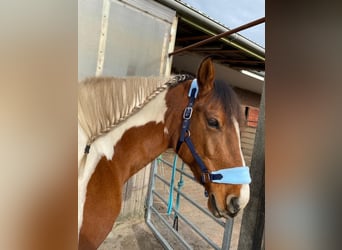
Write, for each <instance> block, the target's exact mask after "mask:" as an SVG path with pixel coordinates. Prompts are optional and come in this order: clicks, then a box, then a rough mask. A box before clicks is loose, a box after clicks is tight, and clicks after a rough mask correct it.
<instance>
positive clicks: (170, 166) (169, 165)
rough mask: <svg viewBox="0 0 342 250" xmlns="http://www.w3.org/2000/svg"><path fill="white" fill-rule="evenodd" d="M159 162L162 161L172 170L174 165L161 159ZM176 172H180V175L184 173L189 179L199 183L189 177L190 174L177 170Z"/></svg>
mask: <svg viewBox="0 0 342 250" xmlns="http://www.w3.org/2000/svg"><path fill="white" fill-rule="evenodd" d="M159 161H162V162H163V163H165V164H166V166H168V167H169V168H172V164H171V163H169V162H168V161H165V160H164V159H159ZM176 171H177V172H179V173H182V174H184V175H185V176H186V177H188V178H189V179H191V180H193V181H195V182H196V181H197V180H196V179H195V178H194V177H193V176H191V175H189V174H188V173H186V172H184V171H182V170H180V169H178V168H176Z"/></svg>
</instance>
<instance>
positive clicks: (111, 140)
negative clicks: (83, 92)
mask: <svg viewBox="0 0 342 250" xmlns="http://www.w3.org/2000/svg"><path fill="white" fill-rule="evenodd" d="M165 95H166V91H164V92H163V93H160V94H159V95H158V96H157V97H156V98H154V99H153V100H152V101H150V102H149V103H148V104H146V105H145V107H144V108H143V109H142V110H140V111H139V112H137V113H136V114H135V115H133V116H131V117H130V118H128V119H127V120H126V121H125V122H123V123H122V124H120V125H119V126H117V127H116V128H115V129H113V130H112V131H111V132H109V133H108V134H106V135H104V136H102V137H99V138H98V139H97V140H96V141H94V142H93V143H92V145H91V147H90V151H89V154H88V156H87V161H86V164H85V166H84V168H83V169H82V170H80V169H78V233H79V232H80V229H81V226H82V221H83V207H84V203H85V198H86V192H87V185H88V182H89V180H90V177H91V176H92V174H93V173H94V171H95V168H96V166H97V164H98V162H99V160H100V159H101V158H102V157H103V156H105V157H106V158H107V159H108V160H111V159H112V158H113V156H114V146H115V145H116V143H117V142H118V141H119V140H120V138H121V137H122V135H123V134H124V133H125V132H126V131H127V130H129V129H130V128H132V127H138V126H143V125H145V124H146V123H148V122H153V121H154V122H156V123H159V122H164V114H165V112H166V110H167V107H166V103H165ZM86 143H87V138H86V136H85V133H84V131H83V130H82V128H81V127H80V126H78V168H79V167H80V161H81V159H82V157H83V152H84V148H85V146H86ZM137 143H138V142H137Z"/></svg>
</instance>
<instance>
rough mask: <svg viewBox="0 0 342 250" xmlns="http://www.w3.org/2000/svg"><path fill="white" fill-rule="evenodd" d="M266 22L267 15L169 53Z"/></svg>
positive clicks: (179, 51)
mask: <svg viewBox="0 0 342 250" xmlns="http://www.w3.org/2000/svg"><path fill="white" fill-rule="evenodd" d="M264 22H265V17H263V18H260V19H257V20H255V21H253V22H250V23H247V24H244V25H241V26H239V27H237V28H235V29H232V30H228V31H226V32H223V33H221V34H218V35H216V36H212V37H210V38H208V39H205V40H203V41H200V42H197V43H194V44H191V45H189V46H186V47H184V48H181V49H178V50H175V51H174V52H172V53H169V56H173V55H176V54H179V53H181V52H184V51H186V50H189V49H193V48H196V47H199V46H201V45H204V44H207V43H209V42H213V41H216V40H218V39H220V38H222V37H224V36H228V35H231V34H233V33H237V32H239V31H241V30H244V29H247V28H250V27H253V26H255V25H258V24H261V23H264Z"/></svg>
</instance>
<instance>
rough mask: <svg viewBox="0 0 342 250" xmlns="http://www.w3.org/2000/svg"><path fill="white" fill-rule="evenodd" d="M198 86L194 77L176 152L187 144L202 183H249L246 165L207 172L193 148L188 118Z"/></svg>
mask: <svg viewBox="0 0 342 250" xmlns="http://www.w3.org/2000/svg"><path fill="white" fill-rule="evenodd" d="M198 92H199V88H198V83H197V80H196V79H194V80H193V81H192V83H191V87H190V90H189V93H188V96H189V103H188V106H187V107H186V108H185V109H184V113H183V123H182V129H181V134H180V138H179V140H178V143H177V146H176V153H178V151H179V149H180V147H181V145H182V144H183V142H185V143H186V145H187V146H188V148H189V150H190V152H191V154H192V156H193V157H194V159H195V161H196V162H197V164H198V165H199V167H200V168H201V171H202V175H201V182H202V184H204V183H206V182H215V183H225V184H249V183H251V177H250V174H249V168H248V167H247V166H241V167H233V168H226V169H221V170H217V171H213V172H211V173H209V171H208V168H207V167H206V166H205V164H204V162H203V161H202V159H201V157H200V156H199V155H198V153H197V152H196V150H195V147H194V145H193V143H192V141H191V139H190V131H189V126H190V118H191V116H192V107H193V105H194V102H195V99H196V97H197V95H198Z"/></svg>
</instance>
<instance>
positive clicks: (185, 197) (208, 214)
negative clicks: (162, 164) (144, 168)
mask: <svg viewBox="0 0 342 250" xmlns="http://www.w3.org/2000/svg"><path fill="white" fill-rule="evenodd" d="M155 176H156V177H157V178H158V179H159V180H161V181H162V182H163V183H165V184H166V185H170V183H169V182H168V181H166V180H164V179H163V178H162V177H160V176H159V175H155ZM174 191H176V192H178V193H179V194H180V195H181V196H182V197H183V198H184V199H186V200H187V201H188V202H189V203H191V204H192V205H193V206H194V207H196V208H198V209H199V210H201V211H202V212H203V213H204V214H206V215H207V216H209V217H210V218H211V219H213V220H214V221H216V223H217V224H219V225H221V226H222V227H224V225H225V223H224V222H222V221H221V220H218V219H217V218H216V217H214V216H213V215H212V214H211V213H210V212H209V211H208V210H206V209H204V208H203V207H202V206H200V205H199V204H197V203H196V202H194V201H192V200H191V199H190V198H189V197H188V196H187V195H186V194H184V193H183V192H182V191H178V190H177V189H176V188H174ZM154 192H155V191H154ZM166 204H167V203H166Z"/></svg>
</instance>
